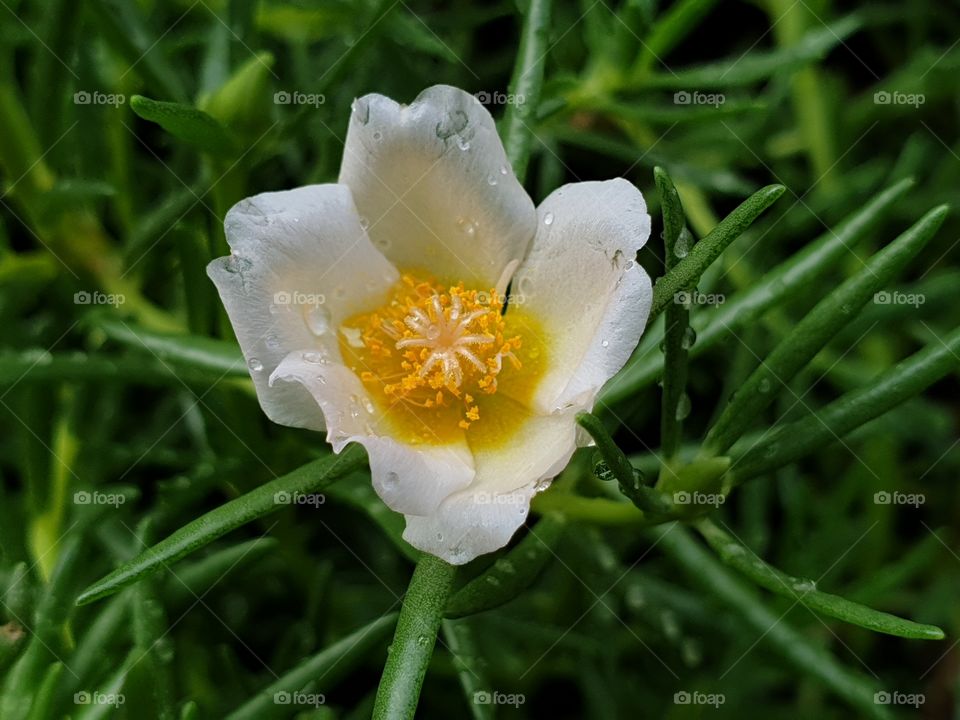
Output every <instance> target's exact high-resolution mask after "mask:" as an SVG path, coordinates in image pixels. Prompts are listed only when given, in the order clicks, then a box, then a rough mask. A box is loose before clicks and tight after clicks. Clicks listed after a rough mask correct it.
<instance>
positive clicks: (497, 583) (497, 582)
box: [487, 575, 500, 587]
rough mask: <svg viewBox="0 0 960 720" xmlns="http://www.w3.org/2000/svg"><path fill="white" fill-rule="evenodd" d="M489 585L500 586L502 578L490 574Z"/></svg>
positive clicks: (488, 577)
mask: <svg viewBox="0 0 960 720" xmlns="http://www.w3.org/2000/svg"><path fill="white" fill-rule="evenodd" d="M487 585H490V586H491V587H500V578H497V577H494V576H493V575H488V576H487Z"/></svg>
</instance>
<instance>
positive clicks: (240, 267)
mask: <svg viewBox="0 0 960 720" xmlns="http://www.w3.org/2000/svg"><path fill="white" fill-rule="evenodd" d="M252 267H253V262H252V261H251V260H249V259H247V258H245V257H240V256H239V255H233V254H231V255H229V256H228V257H227V259H226V261H225V262H224V264H223V269H224V270H226V271H227V272H228V273H241V274H242V273H245V272H246V271H247V270H249V269H250V268H252Z"/></svg>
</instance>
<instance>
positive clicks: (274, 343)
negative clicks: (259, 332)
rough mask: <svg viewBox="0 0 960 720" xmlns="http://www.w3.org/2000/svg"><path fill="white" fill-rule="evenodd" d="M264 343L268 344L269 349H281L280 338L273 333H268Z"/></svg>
mask: <svg viewBox="0 0 960 720" xmlns="http://www.w3.org/2000/svg"><path fill="white" fill-rule="evenodd" d="M264 344H266V346H267V349H269V350H279V349H280V338H278V337H277V336H276V335H273V334H271V335H267V337H266V339H265V340H264Z"/></svg>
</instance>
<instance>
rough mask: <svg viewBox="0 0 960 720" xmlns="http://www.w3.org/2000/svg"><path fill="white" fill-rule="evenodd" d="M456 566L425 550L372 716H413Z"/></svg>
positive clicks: (380, 719) (381, 719)
mask: <svg viewBox="0 0 960 720" xmlns="http://www.w3.org/2000/svg"><path fill="white" fill-rule="evenodd" d="M456 571H457V569H456V568H455V567H454V566H453V565H450V564H449V563H447V562H445V561H444V560H441V559H440V558H438V557H434V556H433V555H428V554H426V553H424V554H423V555H422V556H421V558H420V562H418V563H417V567H416V570H414V571H413V577H412V578H411V579H410V586H409V587H408V588H407V594H406V596H405V597H404V598H403V608H402V609H401V610H400V618H399V619H398V620H397V630H396V632H395V633H394V636H393V644H392V645H391V646H390V650H389V651H388V655H387V664H386V666H384V668H383V675H382V676H381V678H380V687H379V688H378V689H377V700H376V703H375V704H374V707H373V720H388V719H389V720H401V719H406V718H413V716H414V714H415V713H416V710H417V701H418V700H419V698H420V688H421V686H422V685H423V679H424V677H425V676H426V674H427V666H428V665H429V664H430V658H431V656H432V655H433V646H434V644H435V643H436V641H437V630H438V629H439V627H440V621H441V619H442V618H443V610H444V608H445V607H446V605H447V598H448V597H449V595H450V588H451V586H452V585H453V577H454V575H455V574H456Z"/></svg>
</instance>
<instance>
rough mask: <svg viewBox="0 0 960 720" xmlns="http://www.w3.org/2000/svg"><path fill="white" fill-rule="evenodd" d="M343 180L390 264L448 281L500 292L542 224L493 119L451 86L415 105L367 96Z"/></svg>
mask: <svg viewBox="0 0 960 720" xmlns="http://www.w3.org/2000/svg"><path fill="white" fill-rule="evenodd" d="M340 182H341V183H344V184H346V185H349V186H350V189H351V191H352V192H353V197H354V199H355V201H356V203H357V208H358V210H359V211H360V214H361V215H362V216H364V218H366V220H367V221H368V222H369V225H368V232H369V234H370V237H371V238H372V239H373V241H374V244H375V245H376V246H377V247H378V248H379V249H380V250H382V251H383V253H384V254H385V255H386V256H387V257H388V258H390V260H392V261H393V262H394V263H395V264H396V265H397V266H398V267H400V268H401V269H405V270H406V269H422V270H427V271H429V272H430V273H432V274H433V275H435V276H436V277H437V278H438V279H441V280H445V281H449V282H456V281H458V280H462V281H464V282H465V283H469V284H474V285H476V286H477V287H480V288H483V289H486V288H490V287H494V286H495V284H496V283H497V281H498V280H500V279H501V274H502V273H503V270H504V268H506V267H507V265H508V263H510V261H512V260H519V259H521V258H522V257H523V255H524V253H525V252H526V249H527V246H528V245H529V243H530V240H531V239H532V237H533V233H534V229H535V226H536V211H535V209H534V206H533V203H532V202H531V200H530V198H529V197H528V196H527V193H526V192H525V191H524V189H523V188H522V187H521V185H520V183H519V182H517V179H516V177H515V176H514V174H513V171H512V170H511V169H510V165H509V163H508V162H507V157H506V154H505V152H504V150H503V144H502V143H501V142H500V138H499V137H498V135H497V130H496V127H495V126H494V123H493V118H491V117H490V113H488V112H487V111H486V110H485V109H484V107H483V106H482V105H481V104H480V102H479V101H478V100H477V99H476V98H475V97H474V96H473V95H470V94H468V93H466V92H464V91H463V90H459V89H457V88H453V87H448V86H445V85H436V86H434V87H431V88H428V89H427V90H424V91H423V92H422V93H420V95H419V96H418V97H417V99H416V100H414V101H413V103H412V104H410V105H407V106H404V105H399V104H398V103H396V102H394V101H393V100H391V99H390V98H387V97H384V96H383V95H366V96H364V97H362V98H359V99H358V100H357V101H356V102H355V103H354V110H353V114H352V116H351V118H350V127H349V130H348V131H347V139H346V143H345V145H344V151H343V162H342V165H341V166H340Z"/></svg>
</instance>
